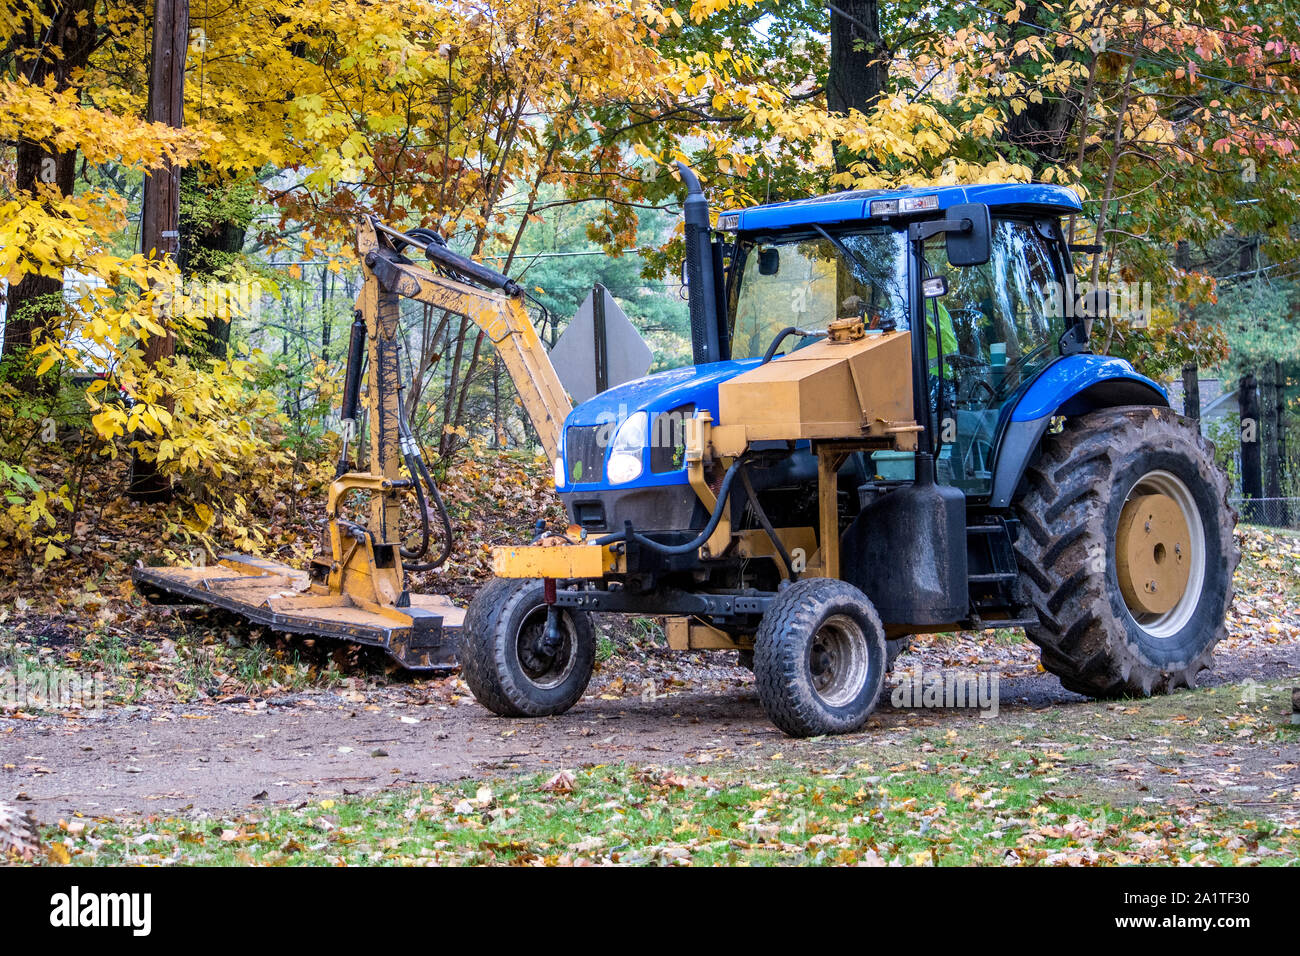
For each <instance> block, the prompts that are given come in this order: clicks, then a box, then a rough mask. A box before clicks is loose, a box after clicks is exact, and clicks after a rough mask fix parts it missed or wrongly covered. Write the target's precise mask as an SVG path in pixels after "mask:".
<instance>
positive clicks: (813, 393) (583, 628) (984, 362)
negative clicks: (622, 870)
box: [459, 167, 1239, 736]
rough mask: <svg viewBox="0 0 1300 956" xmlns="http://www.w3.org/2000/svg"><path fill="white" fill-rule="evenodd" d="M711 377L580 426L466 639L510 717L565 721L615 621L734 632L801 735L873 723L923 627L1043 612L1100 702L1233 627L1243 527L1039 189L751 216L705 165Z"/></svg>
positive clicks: (714, 637)
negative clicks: (560, 511) (710, 182)
mask: <svg viewBox="0 0 1300 956" xmlns="http://www.w3.org/2000/svg"><path fill="white" fill-rule="evenodd" d="M682 174H683V178H684V180H685V181H686V183H687V187H688V197H687V201H686V210H685V220H686V223H685V228H686V249H687V261H686V277H687V281H688V290H689V298H690V316H691V329H692V337H693V350H694V364H693V365H691V366H689V367H685V368H678V369H674V370H671V371H666V372H661V373H658V374H654V375H650V376H648V377H645V378H642V379H640V380H637V381H633V382H629V383H626V384H623V385H620V386H617V387H614V388H611V389H609V390H608V391H605V392H603V393H601V394H599V395H597V396H596V397H595V398H593V399H591V400H589V401H587V402H585V403H583V404H581V405H579V406H577V407H576V408H574V409H573V410H572V412H571V413H570V414H569V415H568V417H567V420H565V422H564V426H563V429H562V440H561V442H560V448H559V453H558V456H557V457H556V459H555V463H554V464H555V485H556V488H557V490H558V492H559V494H560V497H561V498H562V500H563V502H564V504H565V507H566V508H567V510H568V514H569V517H570V520H571V525H570V526H569V527H568V528H567V529H565V530H564V531H563V532H559V531H557V532H548V533H544V534H539V536H538V538H537V539H536V540H534V541H533V542H532V543H530V544H527V545H521V546H519V547H507V548H499V549H497V552H496V554H495V555H494V566H495V572H496V578H495V579H494V580H493V581H492V582H491V583H490V584H489V585H488V586H487V587H486V588H484V589H483V590H482V591H481V592H480V594H479V595H478V596H477V597H476V599H475V600H474V602H473V603H472V604H471V606H470V608H469V610H468V613H467V615H466V619H465V625H464V630H463V632H462V634H461V638H460V642H461V643H460V650H459V656H460V658H461V663H462V667H463V675H464V679H465V680H466V682H467V683H468V685H469V686H470V688H471V689H472V691H473V692H474V695H475V696H476V698H477V699H478V700H479V701H480V702H481V703H482V704H484V705H485V706H486V707H488V708H489V709H491V710H492V711H494V712H495V713H497V714H500V715H503V716H512V717H519V716H541V715H548V714H556V713H560V712H563V711H565V710H566V709H568V708H569V707H571V706H572V705H573V704H574V703H576V702H577V701H578V700H579V699H580V698H581V696H582V694H583V692H584V690H585V688H586V685H587V682H588V679H589V677H590V674H591V671H592V665H593V660H594V656H595V637H594V630H593V627H592V624H591V621H590V619H589V615H590V614H591V613H592V612H616V613H635V614H641V615H645V614H649V615H663V616H665V618H666V622H667V623H666V630H667V636H668V642H669V645H670V646H671V647H674V648H681V649H690V648H733V649H736V650H738V651H739V652H740V658H741V660H742V661H743V662H745V663H747V664H748V665H749V666H751V667H752V669H753V671H754V674H755V676H756V680H757V686H758V691H759V696H760V699H761V701H762V704H763V707H764V709H765V710H766V712H767V714H768V715H769V716H770V718H771V719H772V721H773V722H774V723H775V724H776V725H777V726H779V727H780V728H781V729H782V730H783V731H785V732H786V733H789V734H792V735H796V736H808V735H817V734H825V733H843V732H848V731H853V730H855V729H857V728H859V727H861V726H862V725H863V723H864V722H865V721H866V719H867V717H868V716H869V715H870V714H871V712H872V710H873V709H874V708H875V706H876V704H877V702H878V701H879V699H880V696H881V692H882V688H883V684H884V681H885V675H886V671H887V670H888V668H889V667H890V666H891V664H892V660H893V656H894V654H895V653H896V651H897V649H898V648H900V647H901V646H902V645H903V643H904V642H905V641H906V640H907V639H908V638H909V637H910V636H911V635H914V634H918V633H926V632H931V633H933V632H939V631H951V630H957V629H966V630H984V629H989V628H1010V627H1019V628H1024V630H1025V633H1026V634H1027V635H1028V636H1029V638H1030V639H1031V640H1032V641H1034V642H1035V643H1036V644H1038V645H1039V647H1040V648H1041V649H1042V662H1043V666H1044V667H1045V668H1046V669H1047V670H1049V671H1051V672H1052V673H1054V674H1056V675H1058V676H1059V678H1060V679H1061V682H1062V684H1064V686H1065V687H1067V688H1069V689H1070V690H1073V691H1076V692H1078V693H1081V694H1086V695H1089V696H1092V697H1115V696H1123V695H1132V694H1141V695H1146V694H1152V693H1157V692H1164V691H1169V690H1172V689H1174V688H1176V687H1179V686H1190V685H1191V684H1192V683H1193V682H1194V681H1195V680H1196V676H1197V674H1198V672H1200V671H1201V670H1202V669H1204V668H1205V667H1207V666H1208V664H1209V662H1210V657H1211V654H1212V652H1213V648H1214V646H1215V645H1216V644H1217V643H1218V642H1219V640H1221V639H1222V637H1223V635H1224V617H1225V613H1226V611H1227V608H1228V607H1229V605H1230V603H1231V595H1232V576H1233V571H1234V569H1235V567H1236V564H1237V561H1238V557H1239V555H1238V551H1237V548H1236V546H1235V544H1234V540H1233V531H1232V529H1233V523H1234V520H1235V513H1234V512H1233V510H1232V508H1231V507H1230V505H1229V504H1228V501H1227V484H1226V480H1225V478H1224V475H1223V474H1222V472H1221V471H1220V470H1219V469H1218V468H1217V467H1216V465H1215V461H1214V456H1213V450H1212V448H1211V446H1210V445H1209V444H1208V443H1207V442H1206V441H1205V440H1204V439H1203V438H1202V437H1201V435H1200V432H1199V430H1198V428H1197V427H1196V424H1195V423H1194V422H1188V421H1187V420H1185V419H1183V418H1182V417H1181V416H1179V415H1178V414H1177V413H1175V412H1174V411H1172V410H1171V409H1170V407H1169V402H1168V398H1167V396H1166V393H1165V391H1164V390H1163V389H1162V388H1161V387H1160V386H1159V385H1158V384H1157V383H1156V382H1154V381H1152V380H1151V379H1149V378H1146V377H1145V376H1143V375H1140V374H1138V373H1137V372H1136V371H1135V370H1134V369H1133V367H1132V366H1131V365H1130V364H1129V363H1128V362H1126V361H1123V360H1121V359H1118V358H1112V357H1106V356H1101V355H1095V354H1092V353H1090V352H1089V350H1088V341H1089V335H1088V328H1087V324H1088V322H1089V315H1090V314H1096V313H1098V312H1101V311H1104V310H1105V308H1106V297H1105V295H1104V293H1101V294H1097V295H1094V296H1093V297H1092V298H1091V301H1083V302H1080V297H1079V296H1076V295H1075V294H1074V281H1073V276H1074V270H1073V267H1072V264H1071V248H1070V247H1069V245H1068V243H1067V239H1066V236H1065V234H1064V232H1063V230H1062V218H1063V217H1069V216H1072V215H1075V214H1077V213H1079V212H1080V211H1081V208H1080V203H1079V199H1078V197H1077V196H1076V195H1075V194H1074V193H1073V192H1072V191H1071V190H1069V189H1065V188H1062V187H1059V186H1051V185H1041V184H1005V185H980V186H950V187H941V188H913V189H900V190H887V191H857V192H842V193H836V194H834V195H829V196H823V197H820V198H817V199H809V200H798V201H793V202H783V203H776V204H771V205H765V206H758V207H753V208H748V209H742V210H739V211H734V212H726V213H723V214H721V215H720V216H718V217H717V224H716V228H715V227H713V226H712V225H711V217H710V214H709V210H708V208H707V204H706V201H705V199H704V196H703V193H702V191H701V189H700V186H699V183H698V181H697V180H696V178H695V177H694V175H693V174H691V172H690V171H689V170H687V169H686V168H685V167H683V168H682Z"/></svg>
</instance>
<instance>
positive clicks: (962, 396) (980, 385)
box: [944, 352, 998, 411]
mask: <svg viewBox="0 0 1300 956" xmlns="http://www.w3.org/2000/svg"><path fill="white" fill-rule="evenodd" d="M944 360H945V361H946V362H947V363H948V364H949V365H951V366H952V367H953V369H954V370H956V371H957V372H958V373H961V372H967V373H968V374H966V375H962V374H958V375H957V397H956V403H957V407H958V408H960V409H963V410H966V411H972V410H973V411H979V410H980V409H983V408H988V407H989V405H991V404H993V403H994V402H996V401H997V397H998V396H997V390H996V389H994V387H993V383H992V382H990V381H989V372H990V370H991V369H992V366H991V365H989V363H988V362H985V361H984V360H983V359H979V358H974V357H972V356H970V355H962V354H961V353H959V352H954V353H952V354H950V355H945V356H944ZM981 392H987V393H988V398H987V399H985V400H983V401H981V399H980V393H981Z"/></svg>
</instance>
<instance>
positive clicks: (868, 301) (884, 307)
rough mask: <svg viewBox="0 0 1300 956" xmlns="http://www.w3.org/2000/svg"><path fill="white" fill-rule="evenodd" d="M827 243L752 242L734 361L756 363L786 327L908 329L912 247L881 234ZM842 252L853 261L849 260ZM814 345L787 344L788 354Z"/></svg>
mask: <svg viewBox="0 0 1300 956" xmlns="http://www.w3.org/2000/svg"><path fill="white" fill-rule="evenodd" d="M835 239H837V240H838V243H839V245H837V243H836V242H833V241H831V240H830V239H828V238H826V237H825V236H820V235H818V236H813V237H811V238H804V239H792V240H787V241H773V242H762V241H760V242H754V243H752V244H750V245H749V246H748V247H747V249H746V251H745V257H744V268H743V269H742V271H741V275H740V283H739V287H738V288H737V290H736V292H735V295H734V298H733V302H734V305H733V308H732V334H731V357H732V358H733V359H746V358H759V357H761V356H762V355H763V353H764V352H766V351H767V347H768V346H769V345H771V343H772V340H773V339H775V338H776V336H777V334H778V333H779V332H780V331H781V330H782V329H784V328H785V327H786V326H790V325H793V326H795V327H797V328H800V329H807V330H809V331H814V330H821V329H825V328H826V327H827V326H828V325H829V324H830V323H831V322H832V321H833V320H835V319H842V318H850V317H856V318H861V319H862V320H863V321H864V322H865V323H866V325H867V328H879V327H880V326H881V324H882V323H884V324H885V325H888V323H889V322H890V321H891V320H892V321H893V322H894V323H895V324H896V325H897V327H898V328H900V329H905V328H907V240H906V237H905V236H904V234H903V233H902V232H901V231H899V230H897V229H891V228H889V227H885V226H881V227H875V228H872V229H865V230H859V231H856V232H852V233H841V234H839V235H836V236H835ZM840 245H842V246H843V247H844V249H845V250H847V252H848V253H849V255H848V256H846V255H845V254H844V251H842V250H841V249H840V248H839V246H840ZM808 341H810V340H809V339H800V338H799V337H797V336H790V337H788V338H787V339H786V340H785V342H784V343H783V345H782V348H781V350H780V352H778V353H777V354H785V353H787V352H789V351H791V350H792V349H795V348H798V347H799V346H800V345H805V344H807V343H808Z"/></svg>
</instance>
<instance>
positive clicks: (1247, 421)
mask: <svg viewBox="0 0 1300 956" xmlns="http://www.w3.org/2000/svg"><path fill="white" fill-rule="evenodd" d="M1237 408H1238V410H1239V411H1240V412H1241V496H1242V498H1244V499H1246V500H1244V501H1243V502H1242V507H1241V516H1242V519H1243V520H1244V521H1246V522H1248V523H1250V524H1259V521H1260V506H1259V504H1258V502H1257V501H1256V500H1252V499H1259V498H1262V497H1264V480H1263V475H1262V473H1261V469H1260V460H1259V445H1260V434H1259V431H1260V428H1259V425H1260V423H1259V389H1258V388H1257V386H1256V383H1255V373H1254V372H1248V373H1247V374H1246V375H1244V376H1243V377H1242V379H1241V386H1240V387H1239V388H1238V389H1237Z"/></svg>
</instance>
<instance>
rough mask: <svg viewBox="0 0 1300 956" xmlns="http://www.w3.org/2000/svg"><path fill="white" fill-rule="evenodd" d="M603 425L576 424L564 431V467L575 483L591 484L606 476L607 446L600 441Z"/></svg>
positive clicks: (605, 429) (605, 430)
mask: <svg viewBox="0 0 1300 956" xmlns="http://www.w3.org/2000/svg"><path fill="white" fill-rule="evenodd" d="M602 431H604V432H608V428H607V427H606V426H603V425H574V426H571V427H570V428H569V429H568V430H567V431H565V433H564V467H565V468H566V469H567V470H568V475H569V481H570V482H572V483H573V484H575V485H578V484H582V485H586V484H591V483H593V482H597V481H600V480H601V479H602V478H604V477H605V447H604V444H603V443H602V442H601V441H600V436H601V433H602Z"/></svg>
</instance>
